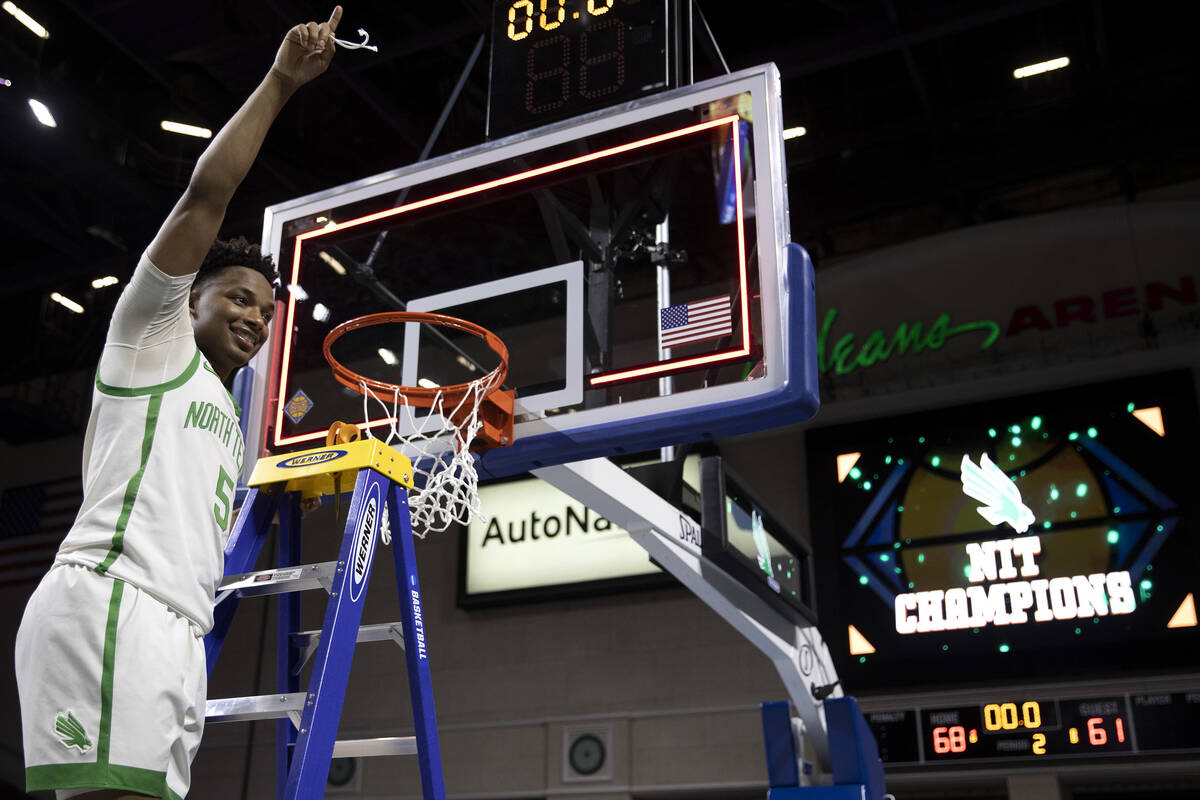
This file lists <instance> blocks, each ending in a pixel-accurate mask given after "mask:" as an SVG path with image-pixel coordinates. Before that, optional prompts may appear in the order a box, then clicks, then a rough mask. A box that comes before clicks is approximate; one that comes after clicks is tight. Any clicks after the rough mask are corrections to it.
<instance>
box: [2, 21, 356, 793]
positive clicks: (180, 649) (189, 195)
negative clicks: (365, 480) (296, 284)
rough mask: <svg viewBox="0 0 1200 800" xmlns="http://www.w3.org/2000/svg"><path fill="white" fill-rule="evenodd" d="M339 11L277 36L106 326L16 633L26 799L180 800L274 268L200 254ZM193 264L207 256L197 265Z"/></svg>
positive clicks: (255, 255) (320, 54)
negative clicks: (49, 545)
mask: <svg viewBox="0 0 1200 800" xmlns="http://www.w3.org/2000/svg"><path fill="white" fill-rule="evenodd" d="M341 16H342V8H341V6H337V7H336V8H334V10H333V14H332V16H330V18H329V20H328V21H327V22H324V23H321V24H319V25H318V24H317V23H315V22H309V23H307V24H305V25H297V26H296V27H294V28H292V29H291V30H290V31H288V33H287V36H286V37H285V38H284V40H283V44H282V45H281V46H280V48H279V52H278V54H277V55H276V56H275V63H274V65H273V66H272V67H271V69H270V71H269V72H268V73H267V75H266V77H265V78H263V81H262V83H261V84H259V86H258V88H257V89H255V90H254V92H253V93H252V94H251V95H250V97H249V98H248V99H247V100H246V102H245V103H244V104H243V105H242V107H241V108H240V109H239V110H238V111H237V113H236V114H234V116H233V118H232V119H230V121H229V122H228V123H227V124H226V125H225V127H224V128H223V129H222V130H221V132H220V133H219V134H217V136H216V138H215V139H213V141H212V143H211V144H210V145H209V147H208V148H207V149H206V150H205V152H204V154H203V155H202V156H201V157H200V160H199V161H198V162H197V164H196V168H195V171H194V172H193V173H192V177H191V181H190V182H189V183H188V187H187V190H186V191H185V192H184V194H183V197H182V198H181V199H180V200H179V202H178V203H177V204H176V205H175V208H174V209H173V210H172V211H171V213H170V215H169V216H168V217H167V219H166V221H165V222H164V223H163V225H162V228H160V229H159V231H158V234H157V235H156V236H155V237H154V240H153V241H152V242H151V243H150V246H149V247H148V248H147V249H146V252H145V254H144V255H143V256H142V258H141V260H140V262H139V263H138V265H137V269H136V270H135V271H134V274H133V278H132V279H131V280H130V282H129V285H128V286H127V287H126V288H125V290H124V292H123V294H122V295H121V299H120V300H119V301H118V303H117V307H116V310H115V311H114V313H113V319H112V323H111V325H110V328H109V332H108V338H107V340H106V342H105V345H104V351H103V354H102V355H101V357H100V365H99V368H98V370H97V373H96V390H95V392H94V394H93V403H92V413H91V418H90V419H89V421H88V428H87V434H86V437H85V439H84V473H83V480H84V500H83V505H82V507H81V508H80V510H79V515H78V516H77V517H76V519H75V524H74V525H73V527H72V528H71V531H70V533H68V534H67V537H66V539H64V541H63V543H62V546H61V547H60V548H59V551H58V555H57V557H56V558H55V561H54V566H53V567H52V568H51V569H50V571H49V572H48V573H47V574H46V576H45V577H44V578H43V579H42V582H41V583H40V584H39V586H38V588H37V589H36V590H35V591H34V593H33V596H32V597H31V598H30V600H29V604H28V606H27V607H26V609H25V614H24V616H23V617H22V620H21V627H20V630H19V631H18V633H17V643H16V667H17V685H18V690H19V693H20V698H21V726H22V731H23V734H24V748H25V766H26V769H25V780H26V785H27V787H28V790H29V791H31V792H32V791H38V790H49V789H54V790H56V791H57V796H58V798H60V800H61V798H66V797H85V798H89V800H120V799H121V798H146V797H151V798H170V799H172V800H174V799H176V798H182V797H184V796H186V795H187V792H188V787H189V784H190V781H191V762H192V758H193V757H194V756H195V754H196V750H197V748H198V747H199V744H200V736H201V732H202V731H203V728H204V704H205V694H206V688H207V676H206V673H205V658H204V641H203V636H204V634H205V633H206V632H207V631H208V630H209V629H210V628H211V627H212V624H213V599H214V593H215V589H216V586H217V583H218V582H219V581H220V579H221V575H222V571H223V557H222V549H223V542H224V539H225V538H226V537H227V536H228V532H229V525H230V520H231V514H232V512H231V508H230V505H231V500H232V498H233V496H234V489H235V486H236V482H237V476H238V474H239V472H240V470H241V466H242V458H243V450H244V446H243V443H242V437H241V433H240V431H239V429H238V424H237V423H238V414H239V411H238V408H237V406H236V404H235V403H234V400H233V397H232V396H231V395H230V394H229V391H228V389H227V387H229V386H230V385H231V382H232V379H233V374H234V372H235V371H236V370H237V369H238V368H239V367H241V366H244V365H245V364H246V363H247V362H249V361H250V359H251V358H252V357H253V356H254V354H255V353H257V352H258V350H259V348H261V347H262V345H263V342H264V341H265V340H266V337H267V325H268V323H269V322H270V320H271V314H272V312H273V311H274V308H275V302H274V296H273V288H272V283H271V279H272V278H273V276H274V268H273V267H272V266H271V263H270V260H269V259H265V258H263V257H262V256H261V255H260V254H259V252H258V248H257V247H253V246H251V245H249V243H248V242H246V241H245V240H244V239H243V240H238V241H235V242H234V243H232V244H229V243H218V245H217V246H216V247H213V248H212V250H211V252H210V247H211V246H212V245H213V240H214V239H215V238H216V235H217V232H218V230H219V228H220V226H221V223H222V220H223V219H224V216H225V209H226V207H227V206H228V204H229V201H230V199H231V198H232V196H233V193H234V191H235V190H236V189H237V187H238V185H239V184H240V183H241V181H242V179H243V178H244V177H245V175H246V173H247V172H248V171H249V169H250V166H251V165H252V164H253V162H254V159H255V158H256V156H257V154H258V150H259V147H260V146H261V145H262V142H263V139H264V137H265V136H266V134H267V129H268V128H269V127H270V126H271V124H272V122H273V121H274V119H275V117H276V115H277V114H278V113H279V111H280V109H281V108H282V107H283V104H284V103H285V102H286V101H287V99H288V98H289V97H290V96H291V94H292V93H293V92H294V91H295V90H296V89H298V88H299V87H300V86H302V85H303V84H305V83H307V82H308V81H310V80H312V79H314V78H316V77H317V76H318V75H320V74H321V73H323V72H324V71H325V69H326V68H327V67H328V66H329V63H330V61H331V60H332V59H333V54H334V43H333V41H332V36H333V34H334V32H335V31H336V30H337V25H338V21H339V20H340V19H341ZM206 254H207V255H206Z"/></svg>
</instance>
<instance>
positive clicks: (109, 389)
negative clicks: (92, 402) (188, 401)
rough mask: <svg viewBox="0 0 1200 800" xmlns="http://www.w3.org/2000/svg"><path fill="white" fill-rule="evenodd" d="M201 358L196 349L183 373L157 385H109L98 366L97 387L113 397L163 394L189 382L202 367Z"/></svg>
mask: <svg viewBox="0 0 1200 800" xmlns="http://www.w3.org/2000/svg"><path fill="white" fill-rule="evenodd" d="M201 360H202V359H201V357H200V351H199V350H196V354H195V355H194V356H192V361H191V363H190V364H188V365H187V368H186V369H184V371H183V373H182V374H181V375H180V376H179V377H178V378H175V379H174V380H170V381H167V382H166V383H160V384H158V385H157V386H139V387H125V386H109V385H108V384H107V383H104V382H103V381H101V380H100V369H99V368H97V369H96V388H97V389H99V390H100V391H101V392H103V393H104V394H108V395H112V396H113V397H141V396H143V395H148V394H151V395H153V394H162V393H163V392H169V391H171V390H172V389H178V388H179V387H180V386H183V385H184V384H185V383H187V382H188V381H189V380H190V379H191V377H192V376H193V375H195V374H196V370H197V369H199V368H200V362H201Z"/></svg>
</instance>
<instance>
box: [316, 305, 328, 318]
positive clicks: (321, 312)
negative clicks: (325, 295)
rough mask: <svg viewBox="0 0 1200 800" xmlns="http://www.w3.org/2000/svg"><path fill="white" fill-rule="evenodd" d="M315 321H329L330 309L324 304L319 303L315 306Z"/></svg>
mask: <svg viewBox="0 0 1200 800" xmlns="http://www.w3.org/2000/svg"><path fill="white" fill-rule="evenodd" d="M313 319H315V320H316V321H317V322H328V321H329V308H328V307H327V306H326V305H325V304H324V303H317V304H316V305H314V306H313Z"/></svg>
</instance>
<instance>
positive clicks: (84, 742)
mask: <svg viewBox="0 0 1200 800" xmlns="http://www.w3.org/2000/svg"><path fill="white" fill-rule="evenodd" d="M54 732H55V733H57V734H58V735H59V737H61V738H62V743H63V745H64V746H66V747H74V748H77V749H78V750H79V752H81V753H86V752H87V751H88V750H91V749H92V741H91V740H90V739H88V738H87V731H85V730H84V729H83V725H82V724H81V723H80V722H79V720H77V719H75V715H74V714H72V713H71V712H70V711H68V712H67V715H66V716H65V717H64V716H63V715H62V714H59V715H58V716H57V717H56V718H55V720H54Z"/></svg>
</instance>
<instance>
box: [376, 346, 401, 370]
mask: <svg viewBox="0 0 1200 800" xmlns="http://www.w3.org/2000/svg"><path fill="white" fill-rule="evenodd" d="M378 353H379V357H380V358H382V359H383V363H385V364H387V365H388V366H389V367H394V366H396V365H397V364H399V363H400V359H398V358H396V354H395V353H393V352H392V351H391V350H388V349H387V348H386V347H381V348H379V350H378Z"/></svg>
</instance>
